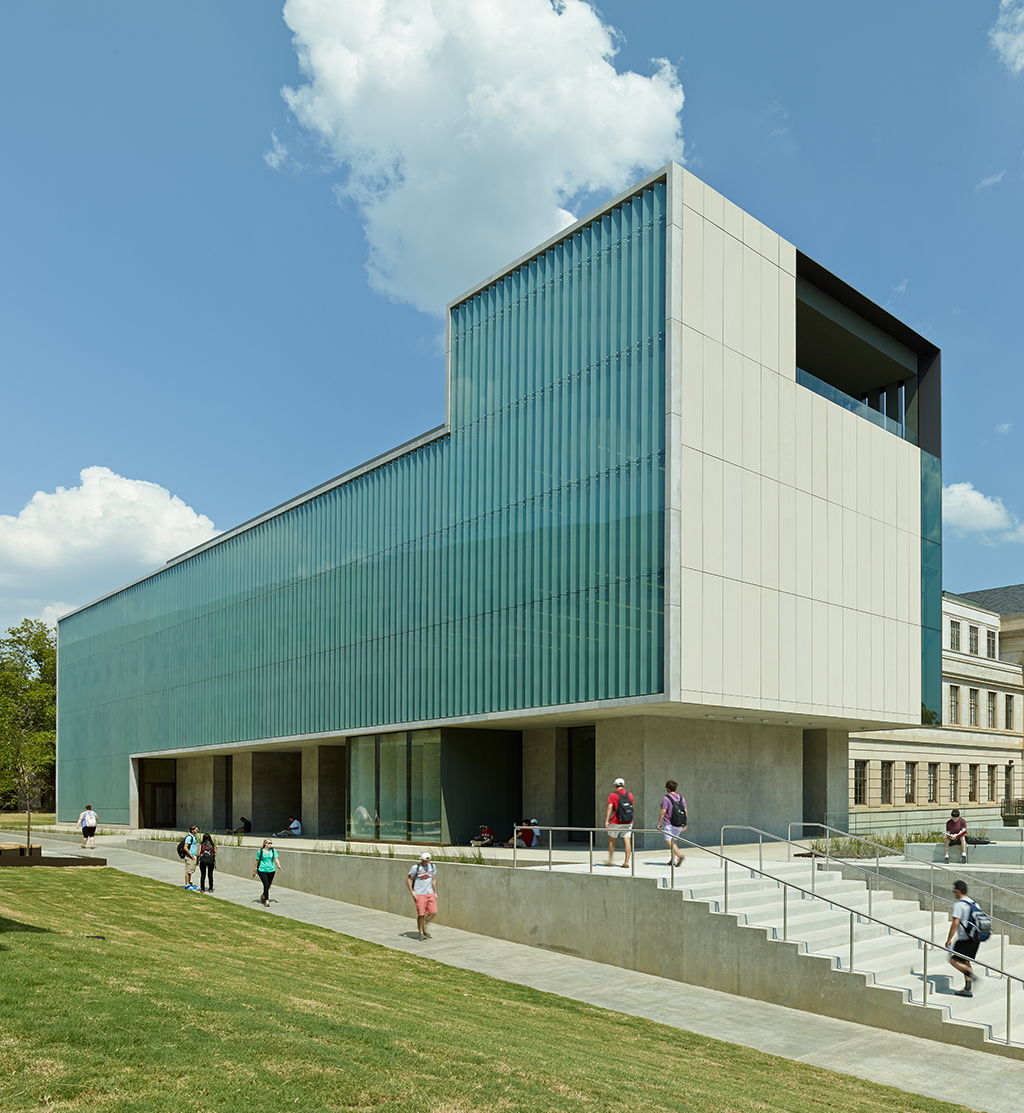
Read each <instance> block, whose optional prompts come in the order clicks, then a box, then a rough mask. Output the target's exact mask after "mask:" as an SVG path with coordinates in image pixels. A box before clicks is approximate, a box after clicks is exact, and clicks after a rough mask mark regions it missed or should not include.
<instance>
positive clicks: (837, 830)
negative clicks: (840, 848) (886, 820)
mask: <svg viewBox="0 0 1024 1113" xmlns="http://www.w3.org/2000/svg"><path fill="white" fill-rule="evenodd" d="M794 827H819V828H821V829H822V830H823V831H825V832H826V841H825V850H826V856H827V857H828V856H830V855H828V844H829V838H828V836H829V835H830V834H836V835H841V836H842V837H843V838H844V839H857V841H858V842H865V843H867V844H868V846H873V847H874V848H875V851H876V853H875V860H876V861H877V860H878V859H879V858H880V857H881V855H880V854H878V851H882V850H884V851H885V855H884V856H885V857H887V858H893V857H899V858H902V859H903V860H904V861H905V862H907V863H908V864H909V863H910V862H913V863H914V864H915V865H921V866H931V868H932V869H936V870H942V871H943V872H944V873H951V874H953V876H954V877H960V878H963V879H965V880H966V881H976V882H977V883H978V884H979V885H987V886H988V888H989V892H991V893H994V892H995V891H996V890H997V889H998V890H999V892H1001V893H1008V894H1009V895H1010V896H1012V897H1019V896H1020V893H1019V892H1018V891H1017V890H1016V889H1007V888H1006V887H1005V886H1004V885H996V884H994V883H993V882H991V881H986V880H985V879H984V878H983V877H979V876H978V875H977V874H974V873H968V872H967V871H966V870H964V869H956V868H955V867H954V866H947V865H946V863H945V862H943V863H942V864H941V865H940V864H939V863H937V862H926V861H924V859H923V858H911V857H910V856H909V855H908V854H907V844H906V842H904V844H903V853H902V854H901V853H900V851H898V850H893V848H892V847H891V846H884V845H883V844H882V843H877V842H872V841H871V840H870V839H866V838H864V836H863V835H854V834H851V833H850V832H849V831H844V830H843V829H842V828H841V827H830V826H829V825H828V824H827V823H810V822H806V823H805V822H804V821H803V820H794V822H792V823H790V824H789V825H788V826H787V832H788V833H789V835H790V836H792V834H793V828H794ZM751 830H753V828H751ZM775 837H777V838H781V835H780V836H775ZM786 841H787V842H793V845H794V846H796V845H798V844H797V843H796V842H794V841H793V840H792V838H790V839H787V840H786ZM922 845H927V844H924V843H922ZM831 857H837V855H831ZM842 860H843V861H844V862H845V861H848V859H846V858H844V859H842ZM922 891H923V890H922ZM1011 926H1013V927H1018V926H1019V925H1017V924H1013V925H1011Z"/></svg>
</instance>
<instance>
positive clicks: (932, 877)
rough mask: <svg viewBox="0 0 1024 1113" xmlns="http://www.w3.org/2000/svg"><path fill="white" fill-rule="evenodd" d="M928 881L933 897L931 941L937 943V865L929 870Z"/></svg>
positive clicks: (932, 865) (933, 864)
mask: <svg viewBox="0 0 1024 1113" xmlns="http://www.w3.org/2000/svg"><path fill="white" fill-rule="evenodd" d="M928 879H929V881H930V882H931V897H932V934H931V937H930V938H931V941H932V942H933V943H934V942H935V863H934V862H932V864H931V867H930V868H929V870H928Z"/></svg>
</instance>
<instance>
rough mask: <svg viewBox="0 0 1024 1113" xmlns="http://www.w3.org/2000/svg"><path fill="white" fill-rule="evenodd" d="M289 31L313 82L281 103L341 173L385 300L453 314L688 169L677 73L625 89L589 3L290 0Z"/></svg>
mask: <svg viewBox="0 0 1024 1113" xmlns="http://www.w3.org/2000/svg"><path fill="white" fill-rule="evenodd" d="M284 18H285V21H286V22H287V24H288V26H289V27H290V28H291V29H292V31H293V32H294V43H295V48H296V51H297V52H298V56H299V61H300V64H301V66H302V69H303V72H304V73H305V75H306V77H307V79H308V80H307V82H306V83H305V84H303V85H301V86H300V87H299V88H297V89H284V90H283V95H284V97H285V99H286V101H287V102H288V104H289V106H290V108H291V109H292V111H293V112H294V114H295V117H296V118H297V120H298V121H299V122H300V123H301V124H302V125H303V126H305V127H306V128H308V129H309V130H310V131H312V132H313V133H314V134H315V135H317V136H318V137H319V138H320V139H321V140H322V141H323V143H324V144H325V146H326V148H327V150H328V151H329V152H330V154H331V156H332V158H333V159H334V161H335V162H336V163H337V164H338V165H339V166H340V167H341V168H342V169H343V171H344V173H345V179H344V182H343V183H342V184H340V185H339V186H338V187H337V192H338V195H339V198H340V199H341V200H343V201H350V202H352V203H353V204H355V205H356V207H357V208H358V211H359V213H360V216H361V218H362V221H363V227H364V229H365V233H366V238H367V241H368V245H369V251H368V258H367V263H366V268H367V271H368V273H369V278H370V283H371V286H372V287H373V288H374V289H375V290H376V291H378V292H379V293H382V294H385V295H386V296H389V297H392V298H395V299H397V300H400V301H405V302H408V303H409V304H411V305H413V306H415V307H416V308H417V309H421V310H424V311H426V312H430V313H440V312H441V311H442V310H443V308H444V305H445V303H446V302H447V301H449V300H451V299H452V298H454V297H457V296H458V295H459V294H461V293H462V292H463V291H464V290H465V289H467V288H468V287H469V286H471V285H473V284H474V283H475V282H478V281H481V280H482V279H484V278H486V277H487V276H488V275H490V274H492V273H493V272H494V271H495V270H497V269H499V268H500V267H502V266H503V265H505V264H506V263H509V262H511V261H512V260H513V259H515V258H516V257H517V256H519V255H521V254H522V253H523V252H525V251H528V250H529V249H530V248H531V247H532V246H533V245H535V244H536V243H538V242H540V241H541V240H543V239H545V238H546V237H548V236H550V235H553V234H555V233H556V232H558V231H560V230H561V229H562V228H564V227H566V226H567V225H568V224H571V223H572V221H573V220H574V219H575V215H574V213H573V212H572V211H571V210H572V209H573V208H574V206H575V205H576V204H578V203H580V202H581V201H582V199H583V198H584V197H585V196H586V195H587V194H589V193H592V192H600V193H605V194H613V193H615V192H616V191H618V190H620V189H624V188H625V187H626V186H628V185H629V184H630V182H631V181H633V180H634V179H635V178H636V177H638V176H640V175H641V174H643V173H645V172H649V171H650V170H653V169H656V168H657V167H659V166H661V165H663V164H664V163H665V162H668V161H669V160H670V159H676V160H677V161H682V155H683V146H682V133H681V125H680V121H679V113H680V111H681V109H682V106H683V90H682V87H681V85H680V84H679V81H678V79H677V77H676V72H675V70H674V68H673V67H672V66H671V65H670V63H669V62H668V61H667V60H666V59H664V58H661V59H652V72H651V75H650V76H642V75H640V74H636V73H632V72H625V73H620V72H619V71H618V70H617V69H616V68H615V64H614V58H615V53H616V32H615V31H614V30H613V29H611V28H610V27H608V26H606V25H605V24H604V23H603V22H602V20H601V17H600V16H599V15H598V13H597V12H596V11H595V10H594V8H593V7H591V5H590V4H589V3H587V2H585V0H288V2H287V3H286V4H285V7H284ZM578 215H582V214H578Z"/></svg>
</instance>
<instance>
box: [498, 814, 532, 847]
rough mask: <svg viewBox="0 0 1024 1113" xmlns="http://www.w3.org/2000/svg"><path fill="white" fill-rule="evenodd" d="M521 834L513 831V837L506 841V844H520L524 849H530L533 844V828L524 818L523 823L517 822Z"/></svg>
mask: <svg viewBox="0 0 1024 1113" xmlns="http://www.w3.org/2000/svg"><path fill="white" fill-rule="evenodd" d="M516 826H517V827H518V828H519V834H516V833H515V832H513V837H512V838H511V839H509V840H508V842H507V843H505V845H506V846H518V847H519V848H520V849H522V850H529V849H530V847H531V846H533V838H534V835H533V828H532V827H531V826H530V825H529V824H528V823H527V822H526V820H523V822H522V823H517V824H516Z"/></svg>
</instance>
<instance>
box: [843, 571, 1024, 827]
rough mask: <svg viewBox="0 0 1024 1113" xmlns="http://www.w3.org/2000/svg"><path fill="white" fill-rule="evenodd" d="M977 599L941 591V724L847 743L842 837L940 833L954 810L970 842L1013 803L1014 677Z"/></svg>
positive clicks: (1022, 724)
mask: <svg viewBox="0 0 1024 1113" xmlns="http://www.w3.org/2000/svg"><path fill="white" fill-rule="evenodd" d="M1002 590H1005V589H1002ZM984 594H987V593H985V592H972V593H971V594H970V595H969V596H957V595H952V594H950V593H949V592H943V598H942V628H943V642H942V645H943V650H942V719H941V725H938V724H936V725H934V726H922V727H919V728H917V729H915V730H904V731H872V732H869V733H866V734H853V735H851V736H850V824H851V827H850V829H851V830H853V831H856V832H859V833H866V832H872V831H873V832H883V831H899V832H903V831H931V830H941V829H942V828H943V827H944V826H945V823H946V820H947V819H948V818H949V813H950V811H951V810H952V809H953V808H959V809H960V811H961V813H962V814H963V815H964V816H965V818H966V819H967V826H968V831H970V832H971V833H972V834H979V833H981V831H982V830H984V829H988V828H996V827H1000V826H1001V825H1002V817H1001V811H1002V804H1003V801H1004V800H1006V799H1014V798H1016V797H1018V796H1019V795H1020V786H1021V757H1022V747H1024V668H1022V667H1021V664H1020V662H1019V661H1017V660H1013V659H1008V658H1012V657H1015V656H1016V653H1014V652H1009V653H1008V652H1007V650H1006V642H1005V640H1004V638H1003V634H1002V631H1001V628H1000V626H1001V620H1000V616H999V614H998V613H997V612H996V611H994V610H987V609H985V608H984V607H980V606H978V605H977V604H975V603H973V602H971V599H972V598H974V597H975V596H976V595H984Z"/></svg>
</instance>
